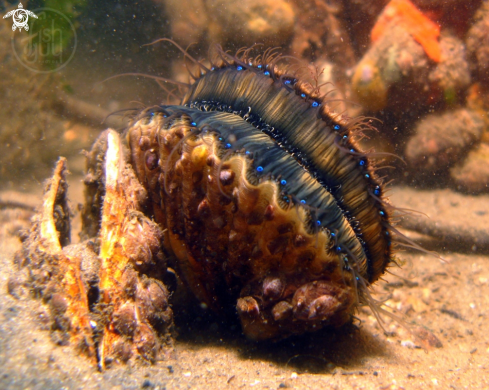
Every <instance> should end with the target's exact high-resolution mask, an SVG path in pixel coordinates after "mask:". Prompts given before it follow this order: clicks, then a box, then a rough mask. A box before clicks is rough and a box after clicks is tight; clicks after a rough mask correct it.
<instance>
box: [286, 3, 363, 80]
mask: <svg viewBox="0 0 489 390" xmlns="http://www.w3.org/2000/svg"><path fill="white" fill-rule="evenodd" d="M292 6H293V7H294V9H295V15H296V19H297V20H296V23H295V32H294V40H293V41H292V54H293V55H295V56H298V57H300V58H304V59H306V60H309V61H311V60H313V61H317V60H323V61H324V60H328V61H329V62H331V63H333V64H334V65H335V67H334V69H333V71H334V74H335V80H337V81H338V82H340V83H341V84H344V83H345V82H346V70H347V69H349V68H351V67H353V66H354V65H355V52H354V50H353V46H352V42H351V39H350V34H349V31H348V29H347V23H348V21H347V20H346V19H345V16H346V12H345V7H344V5H343V2H342V1H339V0H333V1H323V0H294V1H292Z"/></svg>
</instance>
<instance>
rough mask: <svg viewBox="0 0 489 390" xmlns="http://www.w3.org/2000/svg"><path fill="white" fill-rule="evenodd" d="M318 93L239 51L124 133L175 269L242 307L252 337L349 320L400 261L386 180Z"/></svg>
mask: <svg viewBox="0 0 489 390" xmlns="http://www.w3.org/2000/svg"><path fill="white" fill-rule="evenodd" d="M228 60H229V59H228ZM316 95H317V92H316V91H315V90H314V89H313V88H312V87H311V86H310V85H308V84H306V83H304V82H300V81H298V80H297V79H295V77H293V76H289V75H287V74H285V73H284V72H280V71H279V69H278V68H277V67H276V66H275V64H274V62H273V61H272V60H269V61H268V60H267V57H266V56H263V57H262V58H261V62H260V61H258V60H257V59H253V60H247V59H246V57H245V56H243V58H240V59H237V58H236V59H235V60H234V61H231V60H229V61H226V62H222V63H221V64H220V65H219V66H215V68H214V69H213V70H212V71H209V72H207V73H206V74H204V75H202V76H201V77H200V78H199V79H198V80H197V81H196V82H195V83H194V84H193V85H192V86H191V87H190V90H189V92H188V93H187V95H186V97H185V98H184V100H183V102H182V105H181V106H158V107H152V108H150V109H147V110H144V111H143V112H142V113H140V114H139V115H138V117H137V118H135V120H134V122H133V123H132V124H131V126H130V127H129V129H128V131H127V139H128V144H129V148H130V154H131V157H130V158H131V163H132V165H133V167H134V169H135V171H136V175H137V177H138V179H139V181H140V182H141V184H142V185H143V186H144V187H145V188H146V190H147V192H148V196H149V201H148V202H149V204H148V208H149V210H150V212H151V213H152V215H153V216H154V219H155V221H156V222H157V223H158V224H159V225H160V226H161V227H162V228H163V229H164V232H165V233H164V240H163V242H164V247H165V250H166V252H167V253H169V254H171V255H172V256H173V257H174V259H175V261H174V266H175V268H176V269H177V271H178V272H179V273H180V275H181V276H182V277H183V279H184V280H185V282H186V284H187V285H188V286H189V288H190V289H191V290H192V291H193V293H194V294H195V296H196V297H197V299H199V300H200V301H201V302H202V303H204V304H205V305H207V306H208V307H210V308H212V309H213V310H215V311H217V312H222V311H228V312H229V311H234V310H237V312H238V314H239V317H240V319H241V323H242V326H243V330H244V332H245V334H246V335H247V336H248V337H250V338H252V339H256V340H260V339H268V338H272V339H276V338H281V337H286V336H288V335H291V334H297V333H303V332H305V331H312V330H317V329H319V328H321V327H323V326H340V325H342V324H344V323H346V322H347V321H349V320H350V319H351V317H352V313H353V311H354V308H355V307H356V306H357V305H358V304H364V303H368V299H367V294H366V289H367V288H368V286H369V285H370V284H371V283H372V282H374V281H375V280H376V279H378V277H379V276H380V275H381V274H382V273H383V272H384V270H385V268H386V266H387V265H388V264H389V262H390V261H391V252H390V238H389V225H388V219H387V214H386V211H385V210H384V208H383V202H382V201H381V196H382V193H381V191H382V189H381V187H380V184H379V183H378V181H377V180H376V178H375V174H374V173H373V171H372V169H371V168H370V163H369V161H368V158H367V156H366V155H364V154H363V153H361V152H360V151H359V150H358V148H357V147H356V146H355V144H354V143H353V141H352V140H351V137H350V135H351V134H350V132H351V126H350V127H349V126H348V123H347V122H346V121H345V120H343V119H341V118H340V117H338V116H334V115H333V114H332V113H331V112H330V111H329V109H328V107H327V105H326V104H325V102H323V101H322V100H321V99H320V98H318V97H317V96H316ZM129 325H130V324H129ZM124 326H125V328H124V329H126V328H127V329H129V330H130V329H131V328H130V326H128V325H126V324H124Z"/></svg>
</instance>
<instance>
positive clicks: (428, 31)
mask: <svg viewBox="0 0 489 390" xmlns="http://www.w3.org/2000/svg"><path fill="white" fill-rule="evenodd" d="M391 23H396V24H398V25H401V26H402V27H404V28H405V29H406V31H407V32H409V34H411V36H412V37H413V38H414V39H415V40H416V42H418V43H419V44H420V45H421V46H423V49H424V51H425V53H426V54H427V56H428V57H429V58H431V59H432V60H433V61H435V62H440V59H441V50H440V45H439V43H438V37H439V36H440V26H438V25H437V24H436V23H434V22H433V21H432V20H430V19H429V18H427V17H426V16H425V15H424V14H423V13H422V12H421V11H420V10H418V9H417V8H416V7H415V6H414V5H413V3H411V2H410V1H409V0H391V1H390V2H389V3H388V4H387V5H386V7H385V8H384V11H383V12H382V14H381V15H380V16H379V18H378V20H377V23H376V24H375V26H374V28H373V29H372V32H371V39H372V42H375V41H377V40H378V39H379V38H380V37H381V36H382V35H384V33H385V32H386V29H387V25H389V24H391Z"/></svg>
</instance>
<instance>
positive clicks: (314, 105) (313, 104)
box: [311, 102, 319, 107]
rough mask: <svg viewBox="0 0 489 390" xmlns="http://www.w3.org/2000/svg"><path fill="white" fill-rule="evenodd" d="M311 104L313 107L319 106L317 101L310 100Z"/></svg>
mask: <svg viewBox="0 0 489 390" xmlns="http://www.w3.org/2000/svg"><path fill="white" fill-rule="evenodd" d="M311 106H313V107H319V103H318V102H312V104H311Z"/></svg>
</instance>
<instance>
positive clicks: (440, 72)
mask: <svg viewBox="0 0 489 390" xmlns="http://www.w3.org/2000/svg"><path fill="white" fill-rule="evenodd" d="M440 49H441V58H440V62H439V63H438V65H437V66H436V68H435V69H433V71H432V72H431V73H430V75H429V80H430V81H431V82H433V83H435V84H436V85H437V86H438V87H439V88H440V89H441V90H442V92H443V99H444V102H445V103H447V104H449V105H450V104H453V103H456V102H457V101H458V100H459V99H458V96H459V95H460V93H461V91H463V90H465V89H466V88H467V87H468V86H469V85H470V71H469V64H468V62H467V59H466V53H465V46H464V44H463V42H462V41H461V40H459V39H458V38H456V37H454V36H451V35H450V34H442V36H441V39H440Z"/></svg>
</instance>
